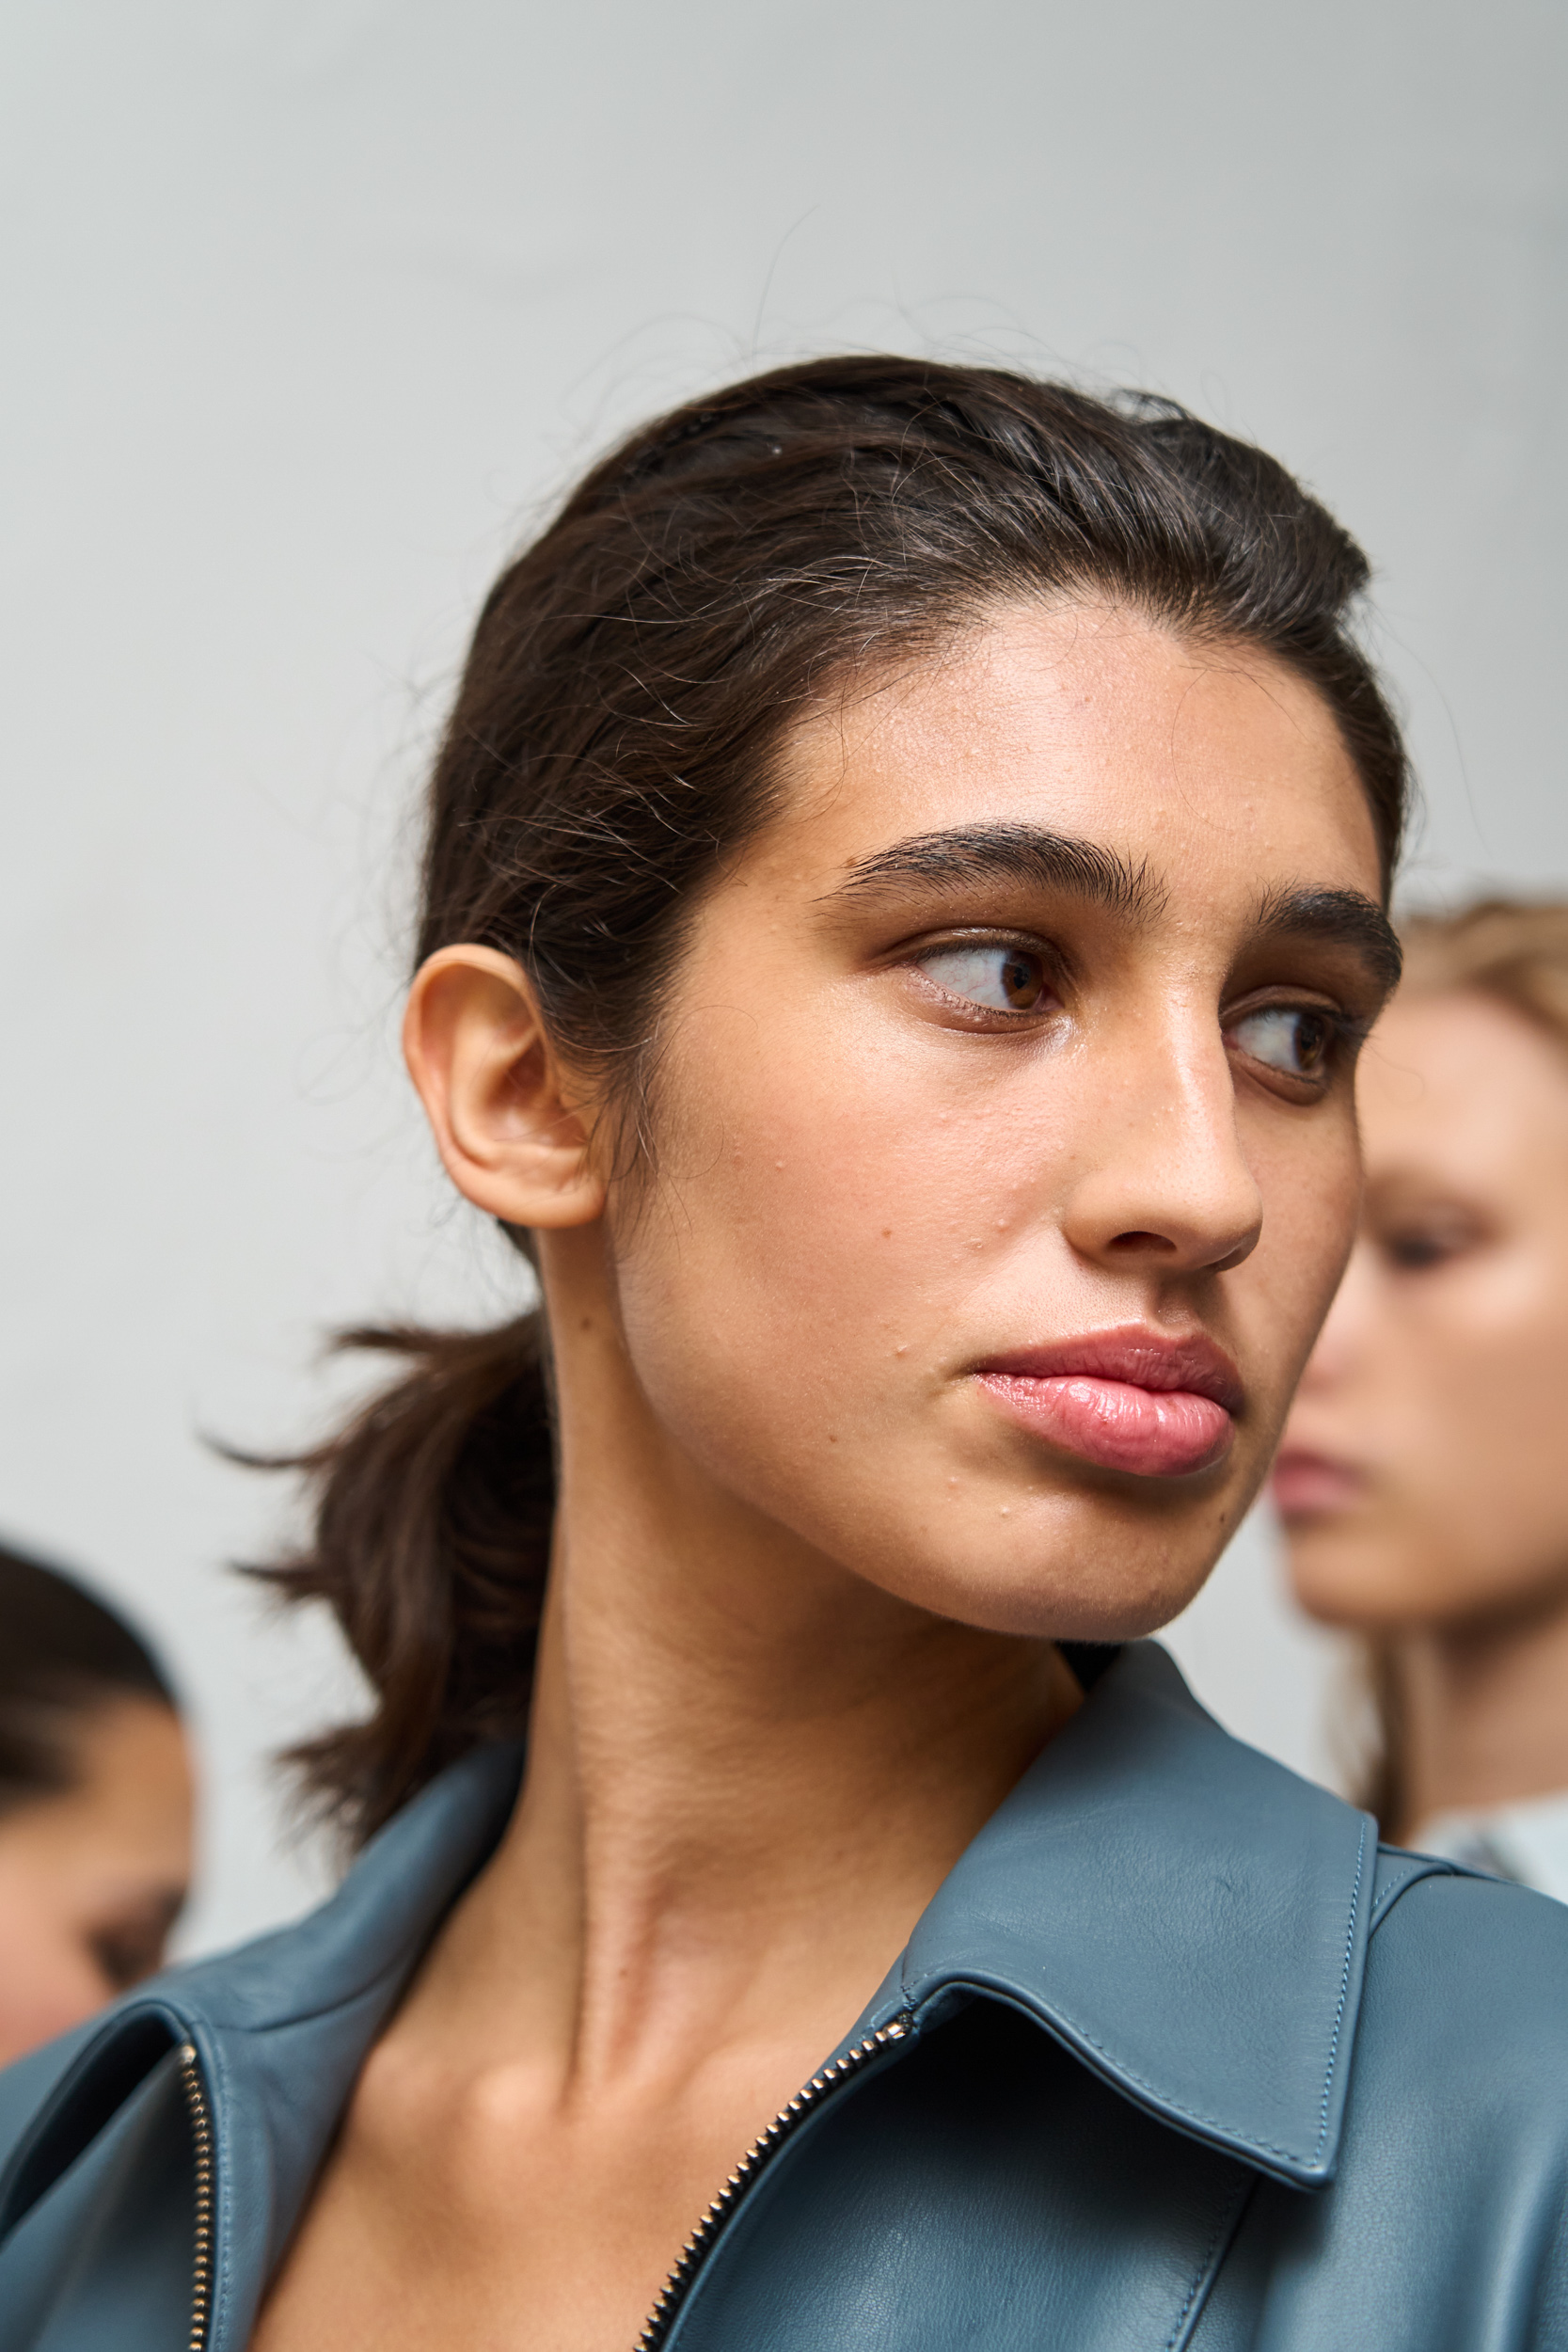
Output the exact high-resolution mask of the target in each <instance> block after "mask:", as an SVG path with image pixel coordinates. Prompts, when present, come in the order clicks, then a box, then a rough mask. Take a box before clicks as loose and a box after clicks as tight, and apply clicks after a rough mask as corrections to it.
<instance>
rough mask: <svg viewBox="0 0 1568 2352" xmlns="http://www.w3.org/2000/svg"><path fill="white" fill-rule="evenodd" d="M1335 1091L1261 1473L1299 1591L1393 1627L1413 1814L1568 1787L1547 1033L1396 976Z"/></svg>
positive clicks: (1556, 1137) (1372, 1623)
mask: <svg viewBox="0 0 1568 2352" xmlns="http://www.w3.org/2000/svg"><path fill="white" fill-rule="evenodd" d="M1359 1091H1360V1102H1361V1121H1362V1132H1363V1136H1364V1143H1365V1151H1366V1159H1367V1197H1366V1208H1365V1213H1364V1217H1363V1224H1362V1232H1361V1236H1360V1238H1359V1240H1358V1241H1357V1244H1356V1247H1355V1250H1354V1254H1353V1257H1352V1260H1351V1265H1350V1270H1349V1272H1348V1273H1347V1275H1346V1278H1345V1283H1344V1287H1343V1289H1342V1290H1341V1291H1340V1293H1339V1295H1338V1299H1337V1300H1336V1302H1335V1305H1334V1308H1333V1310H1332V1311H1331V1313H1330V1315H1329V1318H1328V1322H1327V1324H1326V1326H1325V1327H1324V1330H1323V1338H1322V1340H1321V1342H1320V1343H1319V1346H1318V1348H1317V1351H1316V1353H1315V1354H1314V1356H1313V1357H1312V1359H1311V1362H1310V1364H1309V1366H1308V1369H1307V1375H1306V1378H1305V1379H1304V1381H1303V1383H1302V1389H1301V1393H1300V1397H1299V1399H1298V1401H1297V1404H1296V1406H1295V1409H1294V1411H1293V1413H1292V1415H1291V1422H1290V1426H1289V1432H1288V1438H1287V1449H1286V1451H1285V1453H1284V1454H1282V1456H1281V1460H1280V1465H1279V1469H1278V1471H1277V1474H1276V1480H1275V1493H1276V1498H1277V1500H1278V1502H1279V1504H1280V1507H1281V1510H1282V1511H1283V1513H1284V1515H1285V1518H1286V1524H1287V1531H1288V1534H1289V1537H1290V1547H1291V1574H1292V1577H1293V1579H1294V1581H1295V1587H1296V1591H1297V1594H1298V1596H1299V1597H1300V1598H1301V1600H1302V1602H1303V1604H1304V1606H1305V1607H1306V1608H1307V1609H1308V1610H1309V1611H1310V1612H1311V1613H1312V1614H1313V1615H1314V1616H1317V1617H1322V1618H1323V1619H1325V1620H1326V1621H1327V1622H1328V1623H1330V1624H1333V1625H1341V1626H1347V1627H1350V1628H1352V1629H1355V1630H1357V1631H1360V1632H1364V1633H1369V1634H1371V1635H1373V1636H1374V1637H1376V1638H1378V1639H1380V1640H1382V1639H1387V1640H1391V1641H1392V1643H1393V1645H1394V1655H1395V1661H1396V1665H1397V1670H1398V1673H1399V1676H1400V1685H1401V1692H1402V1714H1403V1717H1404V1723H1405V1736H1406V1739H1407V1741H1408V1747H1407V1751H1406V1758H1407V1762H1406V1784H1407V1786H1408V1788H1409V1792H1410V1793H1409V1819H1408V1820H1405V1821H1403V1822H1402V1823H1401V1824H1400V1832H1401V1834H1402V1836H1416V1837H1418V1834H1419V1830H1420V1825H1421V1822H1422V1820H1425V1819H1428V1818H1430V1817H1431V1816H1432V1815H1433V1814H1436V1813H1439V1812H1444V1811H1447V1810H1448V1809H1449V1808H1450V1807H1468V1806H1481V1805H1487V1804H1501V1803H1504V1802H1506V1801H1507V1800H1509V1799H1513V1798H1521V1797H1529V1796H1537V1795H1543V1794H1545V1793H1547V1792H1549V1791H1552V1790H1555V1789H1560V1788H1568V1711H1565V1709H1564V1708H1563V1704H1562V1692H1563V1690H1564V1688H1565V1687H1568V1467H1565V1464H1564V1456H1563V1444H1562V1399H1563V1396H1564V1394H1568V1052H1565V1051H1564V1049H1563V1047H1562V1045H1561V1044H1560V1042H1559V1041H1557V1040H1556V1039H1555V1038H1554V1037H1552V1036H1551V1035H1550V1034H1549V1033H1548V1032H1547V1031H1546V1030H1545V1029H1544V1028H1543V1027H1541V1026H1538V1025H1536V1024H1535V1023H1533V1022H1532V1021H1530V1020H1529V1019H1528V1017H1527V1016H1526V1015H1525V1014H1524V1013H1522V1012H1519V1011H1517V1010H1515V1009H1513V1007H1512V1006H1509V1005H1506V1004H1503V1003H1501V1002H1499V1001H1497V1000H1496V999H1494V998H1490V997H1487V996H1485V995H1482V994H1481V993H1478V992H1475V991H1469V990H1452V989H1446V990H1441V991H1432V992H1430V993H1419V994H1415V995H1410V996H1402V997H1401V998H1400V999H1399V1001H1398V1002H1397V1003H1396V1004H1395V1005H1394V1006H1393V1007H1392V1008H1391V1009H1390V1010H1389V1011H1388V1013H1387V1014H1386V1017H1385V1019H1384V1020H1383V1022H1382V1023H1381V1024H1380V1025H1379V1027H1378V1031H1377V1035H1376V1037H1375V1038H1374V1039H1373V1040H1372V1041H1371V1043H1370V1046H1369V1047H1368V1049H1367V1051H1366V1054H1365V1056H1364V1057H1363V1060H1362V1064H1361V1075H1360V1082H1359Z"/></svg>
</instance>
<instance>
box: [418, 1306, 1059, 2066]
mask: <svg viewBox="0 0 1568 2352" xmlns="http://www.w3.org/2000/svg"><path fill="white" fill-rule="evenodd" d="M560 1327H561V1323H560V1321H558V1323H557V1328H558V1329H559V1328H560ZM571 1327H572V1328H573V1330H574V1340H573V1346H572V1353H573V1358H574V1361H573V1362H572V1364H571V1365H570V1367H568V1368H562V1366H561V1365H560V1364H559V1363H558V1375H563V1374H564V1376H561V1380H560V1386H561V1394H562V1416H561V1418H562V1483H561V1495H560V1503H559V1511H558V1520H557V1540H556V1548H555V1558H554V1562H553V1566H552V1574H551V1581H550V1592H549V1598H548V1602H547V1605H546V1619H545V1626H544V1629H543V1636H542V1640H541V1645H540V1655H539V1664H538V1673H537V1680H536V1684H535V1691H534V1699H533V1710H532V1718H531V1735H530V1751H529V1764H528V1771H527V1774H526V1778H525V1783H524V1788H523V1792H522V1796H521V1798H520V1800H519V1803H518V1805H517V1808H516V1811H515V1815H514V1818H513V1820H512V1822H511V1825H510V1827H509V1829H508V1831H507V1833H506V1835H505V1836H504V1837H503V1840H502V1843H501V1846H500V1848H499V1851H498V1853H497V1855H496V1858H495V1860H494V1862H493V1863H492V1864H491V1866H490V1867H489V1868H488V1870H487V1871H486V1872H485V1874H484V1876H483V1878H482V1879H481V1881H480V1882H479V1883H478V1884H477V1886H476V1887H475V1889H474V1890H473V1891H472V1893H471V1894H470V1895H469V1897H468V1898H467V1899H466V1900H465V1902H464V1904H463V1905H462V1906H460V1909H459V1911H458V1913H457V1914H456V1915H454V1918H453V1921H452V1923H451V1927H450V1928H449V1930H448V1931H447V1934H446V1936H445V1937H444V1938H443V1942H442V1946H441V1947H438V1948H437V1953H436V1965H437V1967H438V1969H439V1971H440V1972H441V1974H442V1976H443V1979H444V1996H445V1997H447V1998H448V2000H449V2005H450V2006H451V2007H452V2008H453V2009H454V2010H457V2009H461V2010H462V2011H463V2013H464V2014H465V2015H472V2013H473V2010H474V2008H475V2005H476V2004H482V2005H483V2010H484V2012H485V2016H484V2032H485V2039H486V2042H487V2043H488V2045H489V2046H490V2047H492V2048H494V2047H496V2046H497V2045H498V2042H499V2045H500V2046H502V2047H509V2048H511V2049H513V2050H514V2051H515V2053H516V2054H517V2055H518V2056H525V2055H526V2056H527V2057H528V2058H530V2059H531V2060H532V2061H534V2062H535V2063H541V2062H542V2063H545V2064H547V2065H548V2067H549V2069H550V2071H551V2073H552V2074H556V2076H557V2079H558V2082H559V2085H560V2095H561V2097H562V2099H563V2100H566V2101H571V2100H572V2099H573V2098H575V2097H577V2096H581V2097H583V2098H587V2097H590V2096H593V2095H596V2094H600V2093H602V2092H603V2091H604V2090H605V2089H606V2088H607V2087H609V2086H610V2085H612V2084H616V2083H619V2084H621V2085H626V2084H627V2083H628V2082H631V2081H635V2080H639V2079H647V2078H650V2077H657V2076H659V2075H662V2074H671V2075H672V2076H673V2075H675V2074H678V2073H679V2072H680V2071H681V2069H682V2068H683V2066H685V2065H686V2064H687V2063H689V2055H690V2053H692V2052H694V2051H696V2050H698V2049H701V2048H705V2047H711V2045H712V2043H713V2041H714V2038H715V2035H716V2033H717V2034H720V2035H721V2038H724V2039H727V2040H730V2041H732V2042H739V2041H744V2040H745V2039H747V2038H748V2037H752V2038H753V2039H754V2038H755V2037H757V2036H762V2037H764V2038H766V2036H767V2035H768V2032H769V2030H770V2027H769V2025H768V2020H769V2019H773V2018H780V2017H788V2018H789V2019H790V2020H791V2021H792V2032H798V2031H799V2030H800V2028H801V2027H802V2026H804V2029H805V2030H806V2032H807V2033H808V2035H814V2036H815V2039H816V2043H817V2044H818V2045H819V2047H820V2049H821V2052H822V2053H823V2054H824V2055H825V2054H826V2051H827V2050H828V2049H831V2048H832V2045H833V2043H834V2042H837V2041H838V2040H839V2038H840V2037H841V2036H842V2034H843V2033H845V2032H846V2031H847V2028H848V2027H849V2026H850V2025H851V2024H852V2023H853V2022H854V2020H855V2018H856V2016H857V2015H858V2014H859V2013H860V2011H861V2010H862V2009H863V2007H864V2005H865V2004H866V2002H867V2001H869V1999H870V1998H871V1996H872V1994H874V1993H875V1991H876V1989H877V1987H878V1985H879V1983H880V1981H881V1979H882V1978H883V1977H884V1975H885V1974H886V1972H887V1970H888V1969H889V1968H890V1967H891V1965H892V1964H893V1963H894V1962H895V1960H896V1958H897V1955H898V1953H899V1951H900V1950H901V1949H902V1947H903V1945H904V1943H905V1942H906V1941H907V1939H908V1936H909V1933H910V1931H911V1928H912V1927H913V1925H914V1923H915V1920H916V1919H917V1918H918V1916H919V1915H920V1913H921V1911H922V1910H923V1909H924V1908H925V1906H926V1904H927V1902H928V1901H929V1900H930V1899H931V1897H932V1895H933V1894H934V1893H935V1892H936V1890H937V1888H938V1886H939V1885H940V1884H941V1883H942V1879H943V1878H944V1877H945V1876H946V1874H947V1872H948V1871H949V1870H950V1869H951V1867H952V1866H953V1864H954V1863H955V1862H956V1861H957V1859H958V1855H959V1854H960V1853H961V1852H962V1851H963V1849H964V1848H965V1846H966V1845H967V1844H968V1843H969V1842H970V1840H971V1839H972V1838H973V1837H974V1835H975V1834H976V1832H977V1831H978V1830H979V1829H980V1828H981V1826H982V1825H983V1823H984V1822H985V1821H986V1820H987V1819H988V1818H989V1816H990V1813H991V1812H993V1811H994V1809H995V1807H996V1806H997V1804H1000V1802H1001V1800H1002V1799H1003V1797H1004V1796H1006V1793H1007V1790H1008V1789H1009V1788H1011V1787H1012V1785H1013V1783H1014V1782H1015V1781H1016V1780H1017V1779H1018V1777H1019V1775H1020V1774H1021V1773H1022V1771H1023V1770H1024V1769H1025V1767H1026V1766H1027V1765H1028V1764H1029V1762H1030V1761H1031V1760H1032V1758H1033V1757H1034V1756H1036V1755H1037V1753H1038V1751H1039V1749H1040V1748H1041V1747H1042V1745H1043V1744H1044V1743H1045V1741H1046V1740H1048V1739H1049V1738H1050V1737H1051V1735H1052V1733H1053V1731H1054V1730H1055V1729H1057V1728H1058V1727H1059V1726H1060V1725H1061V1724H1063V1723H1064V1722H1065V1721H1066V1720H1067V1719H1068V1718H1069V1716H1070V1714H1071V1713H1072V1712H1073V1710H1074V1708H1075V1707H1076V1705H1077V1703H1078V1697H1079V1693H1078V1690H1077V1685H1076V1683H1075V1682H1074V1680H1073V1678H1072V1677H1071V1675H1070V1674H1069V1671H1068V1669H1067V1667H1066V1665H1065V1664H1064V1662H1063V1661H1062V1659H1061V1657H1060V1653H1059V1652H1058V1651H1057V1650H1056V1648H1055V1646H1054V1645H1053V1644H1051V1643H1049V1642H1041V1641H1039V1640H1036V1639H1022V1638H1020V1637H1015V1636H1011V1635H1006V1634H999V1633H990V1632H984V1631H980V1630H976V1629H972V1628H968V1627H964V1626H959V1625H955V1624H953V1623H951V1622H949V1621H946V1620H943V1619H940V1618H937V1617H934V1616H932V1615H930V1614H928V1613H926V1612H924V1611H921V1610H917V1609H915V1608H912V1607H911V1606H910V1605H909V1604H907V1603H905V1602H903V1601H899V1600H895V1599H894V1598H893V1597H890V1596H889V1595H887V1594H885V1593H883V1592H881V1591H879V1589H878V1588H877V1587H875V1586H874V1585H871V1584H869V1583H867V1582H866V1581H864V1580H863V1579H861V1578H859V1577H857V1576H855V1575H854V1574H853V1573H852V1572H850V1571H849V1570H847V1568H845V1567H844V1566H843V1565H840V1564H838V1563H836V1562H833V1561H831V1560H829V1559H827V1558H825V1557H824V1556H823V1555H822V1554H820V1553H819V1552H816V1551H815V1550H814V1549H812V1548H811V1547H810V1546H809V1545H806V1544H804V1543H802V1542H801V1541H800V1540H799V1539H798V1538H796V1537H795V1536H793V1535H792V1534H790V1533H789V1532H788V1531H786V1530H785V1529H784V1528H782V1527H780V1526H779V1524H778V1523H777V1522H776V1521H771V1520H766V1519H763V1518H760V1517H759V1516H758V1515H757V1514H755V1513H754V1512H752V1511H751V1510H750V1509H748V1508H747V1507H746V1506H744V1505H742V1504H741V1503H739V1502H736V1500H735V1498H734V1497H733V1496H730V1495H727V1494H724V1493H721V1492H719V1491H716V1489H715V1487H714V1486H713V1485H712V1483H711V1482H710V1481H709V1480H708V1479H707V1478H706V1477H705V1474H704V1473H703V1472H701V1471H700V1470H698V1469H696V1468H695V1467H693V1465H692V1464H691V1463H690V1461H689V1459H687V1458H683V1457H682V1456H681V1455H680V1454H679V1453H678V1451H677V1450H675V1449H673V1447H671V1446H670V1445H669V1444H668V1443H667V1442H666V1441H665V1440H664V1439H663V1438H662V1436H661V1434H660V1433H659V1432H658V1431H657V1428H656V1427H654V1426H653V1425H652V1424H651V1422H650V1417H649V1414H648V1410H647V1407H646V1406H645V1404H643V1403H642V1401H641V1398H640V1397H639V1396H638V1395H636V1394H635V1392H633V1391H632V1386H631V1383H630V1381H629V1378H623V1377H622V1376H621V1375H620V1374H619V1371H618V1363H619V1351H618V1349H617V1348H616V1347H615V1346H614V1344H613V1339H612V1335H611V1333H610V1331H609V1330H608V1328H607V1330H606V1334H605V1339H604V1342H603V1344H602V1348H601V1351H600V1352H601V1353H602V1356H603V1358H604V1360H603V1361H602V1362H600V1363H599V1364H598V1365H597V1366H596V1367H591V1366H586V1365H585V1364H584V1362H583V1358H584V1357H585V1356H589V1355H591V1354H592V1353H593V1349H592V1344H591V1343H592V1338H593V1334H592V1332H590V1333H588V1334H587V1335H586V1336H585V1335H584V1333H583V1331H582V1329H581V1318H580V1317H579V1318H575V1319H574V1320H573V1324H572V1326H571ZM590 1370H593V1371H594V1376H593V1377H592V1378H590V1377H588V1376H586V1375H587V1373H588V1372H589V1371H590ZM589 1407H591V1408H592V1409H589ZM459 1989H460V1991H461V1998H460V1999H459V2000H458V2001H457V2002H456V2003H455V2004H452V2003H451V2001H450V1996H451V1994H452V1993H453V1992H456V1991H459Z"/></svg>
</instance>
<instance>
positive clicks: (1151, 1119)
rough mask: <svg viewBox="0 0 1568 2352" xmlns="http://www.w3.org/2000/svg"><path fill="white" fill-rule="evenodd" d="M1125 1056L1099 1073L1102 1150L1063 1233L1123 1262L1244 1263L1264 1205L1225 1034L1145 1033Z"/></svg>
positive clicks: (1084, 1250) (1157, 1265)
mask: <svg viewBox="0 0 1568 2352" xmlns="http://www.w3.org/2000/svg"><path fill="white" fill-rule="evenodd" d="M1121 1058H1122V1067H1121V1068H1120V1070H1119V1071H1117V1072H1115V1073H1112V1072H1107V1073H1104V1076H1105V1079H1106V1084H1105V1089H1104V1093H1103V1095H1102V1097H1101V1107H1102V1113H1103V1123H1102V1125H1101V1121H1099V1120H1097V1122H1096V1123H1097V1125H1101V1148H1100V1149H1099V1150H1098V1151H1097V1152H1095V1153H1094V1156H1093V1160H1092V1163H1091V1164H1090V1165H1088V1166H1087V1167H1085V1169H1084V1172H1083V1174H1082V1175H1081V1176H1080V1178H1079V1180H1078V1182H1077V1183H1076V1184H1075V1185H1074V1186H1073V1189H1072V1192H1071V1195H1070V1197H1069V1203H1068V1215H1067V1217H1066V1219H1065V1220H1064V1225H1065V1232H1066V1237H1067V1239H1068V1240H1069V1242H1070V1243H1071V1244H1072V1246H1073V1248H1075V1249H1077V1250H1078V1251H1079V1252H1080V1253H1081V1254H1082V1255H1083V1256H1084V1257H1085V1258H1088V1259H1091V1260H1093V1261H1094V1262H1095V1263H1098V1264H1101V1265H1104V1266H1108V1267H1112V1268H1116V1269H1117V1270H1119V1271H1122V1272H1130V1271H1133V1270H1136V1271H1139V1272H1145V1271H1147V1272H1148V1273H1150V1274H1153V1275H1156V1276H1168V1275H1180V1274H1196V1273H1204V1272H1208V1273H1215V1274H1223V1273H1225V1272H1226V1271H1227V1269H1228V1268H1229V1267H1231V1266H1236V1265H1240V1264H1241V1263H1242V1261H1243V1259H1244V1258H1246V1257H1248V1256H1250V1254H1251V1252H1252V1251H1253V1250H1254V1249H1255V1248H1256V1247H1257V1245H1258V1237H1259V1233H1260V1232H1261V1230H1262V1222H1263V1203H1262V1198H1261V1196H1260V1194H1259V1189H1258V1184H1257V1180H1256V1178H1255V1177H1254V1175H1253V1172H1252V1169H1251V1168H1250V1167H1249V1166H1248V1164H1247V1161H1246V1158H1245V1156H1244V1154H1243V1150H1242V1145H1241V1138H1240V1136H1239V1134H1238V1130H1237V1122H1236V1089H1235V1083H1234V1080H1233V1078H1232V1076H1231V1071H1230V1064H1229V1060H1228V1057H1227V1054H1226V1051H1225V1046H1224V1041H1223V1040H1222V1039H1221V1038H1220V1037H1219V1035H1218V1034H1217V1031H1216V1032H1215V1033H1214V1034H1213V1035H1212V1037H1194V1038H1190V1039H1187V1040H1185V1041H1183V1040H1180V1039H1177V1038H1173V1037H1171V1036H1170V1035H1169V1034H1168V1033H1167V1034H1166V1035H1164V1037H1157V1036H1149V1035H1148V1034H1146V1035H1145V1036H1144V1037H1143V1038H1142V1039H1140V1040H1138V1041H1135V1042H1134V1043H1133V1045H1132V1048H1131V1049H1130V1051H1129V1052H1128V1054H1127V1055H1126V1056H1125V1057H1121Z"/></svg>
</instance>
